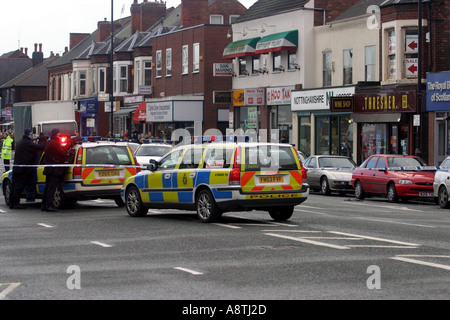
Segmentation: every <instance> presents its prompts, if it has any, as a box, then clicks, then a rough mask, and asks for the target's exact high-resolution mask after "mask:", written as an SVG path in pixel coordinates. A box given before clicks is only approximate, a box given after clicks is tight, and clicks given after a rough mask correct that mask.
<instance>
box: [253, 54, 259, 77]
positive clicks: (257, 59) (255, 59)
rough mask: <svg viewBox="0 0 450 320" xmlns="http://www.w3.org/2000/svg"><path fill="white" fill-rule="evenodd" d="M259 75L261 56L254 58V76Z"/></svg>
mask: <svg viewBox="0 0 450 320" xmlns="http://www.w3.org/2000/svg"><path fill="white" fill-rule="evenodd" d="M258 73H259V56H253V57H252V74H258Z"/></svg>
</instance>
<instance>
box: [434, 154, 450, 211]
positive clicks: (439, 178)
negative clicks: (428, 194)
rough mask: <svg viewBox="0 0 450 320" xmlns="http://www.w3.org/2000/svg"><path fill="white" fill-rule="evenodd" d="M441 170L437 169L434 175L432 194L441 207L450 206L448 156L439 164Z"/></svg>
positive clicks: (449, 160) (449, 158) (449, 167)
mask: <svg viewBox="0 0 450 320" xmlns="http://www.w3.org/2000/svg"><path fill="white" fill-rule="evenodd" d="M440 167H441V170H437V171H436V173H435V175H434V182H433V194H434V197H435V198H436V199H437V203H438V204H439V206H440V207H441V208H444V209H445V208H450V201H449V194H450V192H449V189H450V170H449V169H450V157H447V158H446V159H445V160H444V161H443V162H442V163H441V164H440Z"/></svg>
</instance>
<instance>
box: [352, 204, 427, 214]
mask: <svg viewBox="0 0 450 320" xmlns="http://www.w3.org/2000/svg"><path fill="white" fill-rule="evenodd" d="M353 204H354V205H356V206H364V207H375V208H386V209H391V210H405V211H416V212H423V210H415V209H410V208H407V207H399V206H383V205H373V204H372V205H371V204H368V203H356V202H353Z"/></svg>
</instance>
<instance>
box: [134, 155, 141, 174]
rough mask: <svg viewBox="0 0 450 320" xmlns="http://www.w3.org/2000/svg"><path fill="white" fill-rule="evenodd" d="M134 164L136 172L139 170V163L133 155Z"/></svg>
mask: <svg viewBox="0 0 450 320" xmlns="http://www.w3.org/2000/svg"><path fill="white" fill-rule="evenodd" d="M133 159H134V165H135V166H136V173H138V172H141V165H140V164H139V163H138V162H137V160H136V157H135V156H133Z"/></svg>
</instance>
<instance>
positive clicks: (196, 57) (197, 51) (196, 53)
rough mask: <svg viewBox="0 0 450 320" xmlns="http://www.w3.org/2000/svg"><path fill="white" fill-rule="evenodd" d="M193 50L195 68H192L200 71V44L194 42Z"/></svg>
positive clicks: (194, 70)
mask: <svg viewBox="0 0 450 320" xmlns="http://www.w3.org/2000/svg"><path fill="white" fill-rule="evenodd" d="M192 50H193V57H192V62H193V70H192V72H199V71H200V44H199V43H194V45H193V47H192Z"/></svg>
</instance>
